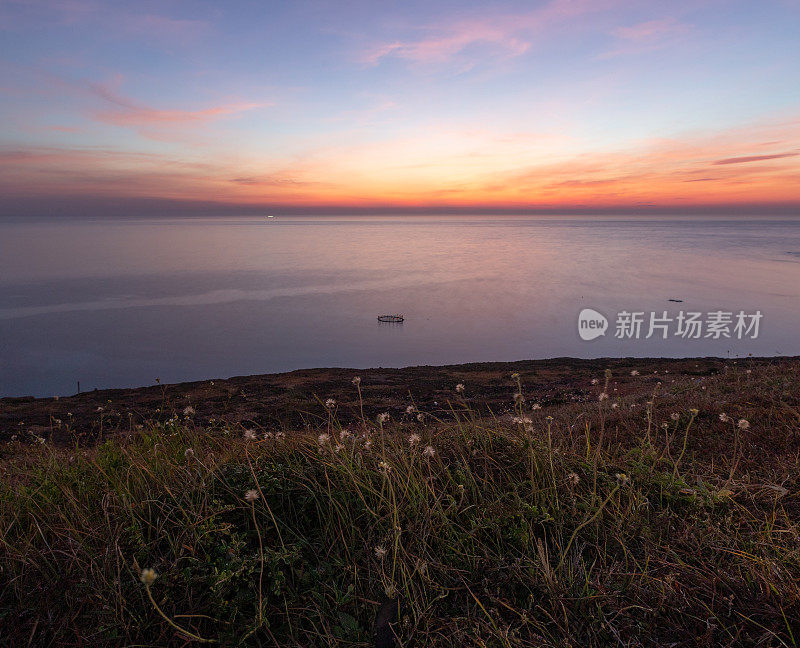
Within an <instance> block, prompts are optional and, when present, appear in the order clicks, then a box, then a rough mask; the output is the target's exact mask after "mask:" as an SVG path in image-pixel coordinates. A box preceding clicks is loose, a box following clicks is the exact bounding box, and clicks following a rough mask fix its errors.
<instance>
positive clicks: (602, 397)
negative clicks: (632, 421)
mask: <svg viewBox="0 0 800 648" xmlns="http://www.w3.org/2000/svg"><path fill="white" fill-rule="evenodd" d="M606 398H608V394H607V393H606V392H600V395H599V396H598V397H597V400H599V401H604V400H606Z"/></svg>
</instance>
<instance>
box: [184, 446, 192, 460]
mask: <svg viewBox="0 0 800 648" xmlns="http://www.w3.org/2000/svg"><path fill="white" fill-rule="evenodd" d="M183 456H184V457H186V458H187V459H189V458H190V457H194V450H192V449H191V448H186V450H184V451H183Z"/></svg>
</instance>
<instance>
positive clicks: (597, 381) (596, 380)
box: [592, 378, 600, 385]
mask: <svg viewBox="0 0 800 648" xmlns="http://www.w3.org/2000/svg"><path fill="white" fill-rule="evenodd" d="M599 382H600V381H599V380H598V379H597V378H592V384H593V385H596V384H598V383H599Z"/></svg>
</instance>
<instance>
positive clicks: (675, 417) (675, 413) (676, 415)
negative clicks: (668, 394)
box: [669, 412, 681, 421]
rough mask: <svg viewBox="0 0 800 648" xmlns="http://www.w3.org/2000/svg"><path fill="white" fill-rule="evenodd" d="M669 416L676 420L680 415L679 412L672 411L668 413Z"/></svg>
mask: <svg viewBox="0 0 800 648" xmlns="http://www.w3.org/2000/svg"><path fill="white" fill-rule="evenodd" d="M669 417H670V418H671V419H672V420H673V421H677V420H678V419H679V418H680V417H681V415H680V414H678V412H672V414H670V415H669Z"/></svg>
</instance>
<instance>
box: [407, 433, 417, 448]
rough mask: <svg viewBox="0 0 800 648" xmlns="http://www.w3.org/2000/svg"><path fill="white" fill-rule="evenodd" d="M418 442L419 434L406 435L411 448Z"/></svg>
mask: <svg viewBox="0 0 800 648" xmlns="http://www.w3.org/2000/svg"><path fill="white" fill-rule="evenodd" d="M418 443H419V434H412V435H411V436H409V437H408V445H410V446H411V447H412V448H413V447H414V446H415V445H417V444H418Z"/></svg>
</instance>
